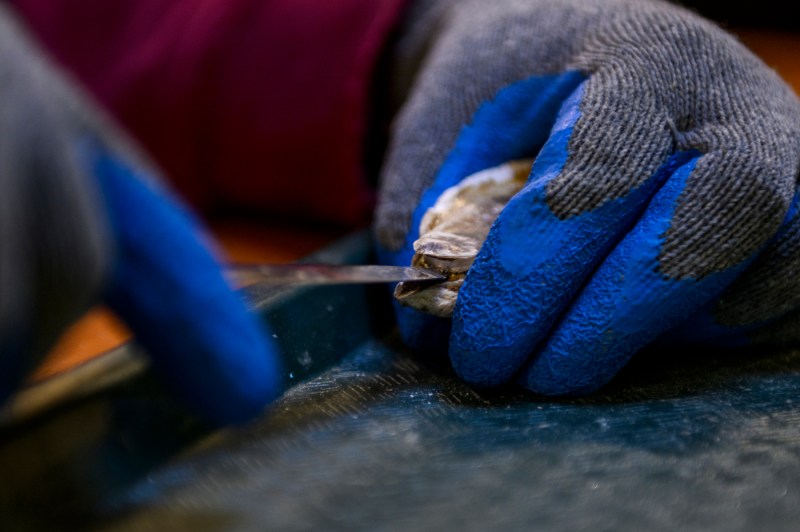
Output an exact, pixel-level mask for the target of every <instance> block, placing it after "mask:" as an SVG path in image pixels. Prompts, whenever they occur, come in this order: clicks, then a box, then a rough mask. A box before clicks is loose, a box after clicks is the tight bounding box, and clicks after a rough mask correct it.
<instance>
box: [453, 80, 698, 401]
mask: <svg viewBox="0 0 800 532" xmlns="http://www.w3.org/2000/svg"><path fill="white" fill-rule="evenodd" d="M591 83H592V80H591V79H590V80H589V81H586V82H584V83H583V84H582V85H580V86H579V87H578V88H577V89H576V90H575V92H574V93H573V94H572V95H571V96H570V98H569V99H568V100H567V101H566V102H565V103H564V106H563V107H562V109H561V112H560V114H559V118H558V121H557V123H556V125H555V127H554V128H553V131H552V133H551V135H550V138H549V140H548V141H547V143H546V144H545V146H544V147H543V148H542V150H541V152H540V153H539V155H538V156H537V158H536V161H535V163H534V166H533V170H532V173H531V177H530V179H529V181H528V183H527V184H526V186H525V187H524V188H523V189H522V190H521V191H520V193H518V194H517V195H516V196H515V197H514V198H512V200H511V201H510V202H509V203H508V205H506V207H505V209H504V210H503V211H502V212H501V214H500V216H499V217H498V219H497V220H496V221H495V223H494V226H493V227H492V229H491V231H490V232H489V236H488V238H487V240H486V242H485V243H484V245H483V247H482V248H481V251H480V253H479V255H478V257H477V259H476V261H475V263H474V264H473V265H472V267H471V269H470V271H469V273H468V274H467V277H466V280H465V282H464V285H463V286H462V288H461V290H460V292H459V296H458V300H457V302H456V307H455V311H454V315H453V331H452V335H451V339H450V357H451V360H452V363H453V365H454V367H455V369H456V371H457V372H458V374H459V375H460V376H461V377H462V378H464V379H465V380H466V381H468V382H470V383H473V384H475V385H479V386H496V385H498V384H501V383H503V382H506V381H508V380H510V379H511V378H512V377H513V376H514V374H515V373H516V372H517V371H518V370H519V369H520V367H521V366H522V364H523V363H524V362H525V361H526V360H527V358H528V357H529V356H530V354H531V353H532V352H533V351H534V349H535V347H536V346H537V344H539V343H540V342H541V341H542V340H543V339H544V337H545V336H546V334H547V332H548V331H549V330H550V328H551V327H552V326H553V324H554V323H555V321H556V319H557V318H558V316H559V315H560V314H561V313H562V312H563V310H564V309H565V308H566V307H567V305H568V304H569V303H570V302H571V301H572V299H573V298H574V297H575V295H576V294H577V292H578V291H579V289H580V287H581V286H582V285H583V284H584V283H585V281H586V279H588V278H589V276H591V275H592V273H593V272H594V269H595V268H596V266H597V265H598V264H599V263H600V262H601V261H602V259H603V258H604V257H605V256H606V255H607V253H608V252H609V251H610V250H611V249H612V247H613V246H614V244H616V242H617V241H618V240H619V239H620V238H622V236H624V234H625V233H626V232H627V231H628V229H629V228H630V227H631V226H632V225H633V224H634V222H635V221H636V219H637V218H638V217H639V215H640V213H641V212H642V210H643V209H644V207H645V206H646V204H647V201H648V200H649V199H650V197H651V196H652V195H653V194H654V192H655V191H656V190H658V188H659V186H660V185H661V184H662V183H663V182H664V180H665V179H666V178H667V176H669V175H670V174H671V173H672V171H673V170H674V169H675V168H676V167H677V166H679V165H680V164H682V163H683V162H685V161H686V160H688V159H689V158H690V157H691V156H690V155H689V154H687V153H679V154H676V155H673V156H670V152H671V149H672V141H671V138H670V135H669V131H668V130H667V129H666V128H664V127H663V121H662V122H661V124H660V125H659V115H658V113H657V112H656V111H655V110H651V112H643V113H639V114H638V115H636V114H634V115H631V116H628V115H627V114H623V115H612V116H607V113H608V109H609V107H610V106H609V105H607V104H608V102H605V103H604V104H601V102H598V101H597V98H596V94H594V93H592V90H591V89H592V85H591ZM618 97H619V98H620V99H624V97H623V96H618ZM619 104H620V105H622V102H619ZM612 108H613V107H612ZM662 120H663V119H662ZM620 121H623V122H624V121H628V122H627V123H620ZM598 124H602V126H598ZM592 127H594V128H596V129H599V131H594V130H592ZM587 128H588V129H589V130H590V131H587ZM631 135H632V136H633V138H637V139H638V140H639V141H640V145H637V146H636V148H635V149H638V150H641V152H642V153H639V152H637V151H635V149H633V148H631V146H630V144H631V140H630V136H631ZM664 161H666V162H664ZM626 183H627V185H626ZM626 186H627V188H626Z"/></svg>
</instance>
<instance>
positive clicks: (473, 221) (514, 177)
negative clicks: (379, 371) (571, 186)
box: [394, 160, 533, 318]
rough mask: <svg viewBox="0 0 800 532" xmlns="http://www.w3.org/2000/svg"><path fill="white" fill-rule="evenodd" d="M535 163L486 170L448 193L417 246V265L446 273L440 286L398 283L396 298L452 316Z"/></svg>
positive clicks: (428, 214) (414, 262)
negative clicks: (474, 267) (502, 215)
mask: <svg viewBox="0 0 800 532" xmlns="http://www.w3.org/2000/svg"><path fill="white" fill-rule="evenodd" d="M532 164H533V161H532V160H520V161H511V162H508V163H506V164H503V165H500V166H496V167H494V168H489V169H487V170H482V171H480V172H478V173H475V174H472V175H471V176H469V177H466V178H464V179H463V180H462V181H461V182H460V183H458V184H457V185H455V186H452V187H450V188H448V189H447V190H445V191H444V192H443V193H442V195H441V196H439V199H438V200H437V201H436V203H435V204H434V205H433V206H432V207H431V208H430V209H428V211H427V212H426V213H425V216H423V218H422V222H421V223H420V226H419V234H420V237H419V238H418V239H417V240H416V241H415V242H414V257H413V258H412V260H411V264H412V266H416V267H419V268H428V269H432V270H437V271H440V272H442V273H445V274H447V281H445V282H443V283H438V284H435V285H423V286H420V285H419V284H418V283H408V284H406V283H399V284H398V285H397V287H396V288H395V291H394V297H395V298H396V299H397V300H398V301H399V302H400V303H402V304H403V305H406V306H409V307H414V308H416V309H419V310H421V311H423V312H427V313H429V314H433V315H434V316H440V317H444V318H447V317H450V316H451V315H452V314H453V307H454V306H455V303H456V297H457V296H458V290H459V288H461V285H462V284H463V283H464V277H465V276H466V274H467V271H468V270H469V268H470V266H471V265H472V262H473V261H474V260H475V257H476V256H477V255H478V251H479V250H480V248H481V246H482V245H483V242H484V240H486V236H487V235H488V234H489V229H490V228H491V226H492V223H494V220H495V219H496V218H497V216H498V215H499V214H500V211H501V210H503V207H505V205H506V203H508V201H509V200H510V199H511V197H512V196H513V195H514V194H516V193H517V192H518V191H519V190H520V189H521V188H522V187H523V185H525V182H526V180H527V179H528V174H529V173H530V170H531V165H532Z"/></svg>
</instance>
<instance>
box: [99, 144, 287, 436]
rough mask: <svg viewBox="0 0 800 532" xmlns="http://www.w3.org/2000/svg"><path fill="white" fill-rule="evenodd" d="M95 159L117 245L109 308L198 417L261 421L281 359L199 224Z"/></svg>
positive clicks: (130, 173)
mask: <svg viewBox="0 0 800 532" xmlns="http://www.w3.org/2000/svg"><path fill="white" fill-rule="evenodd" d="M87 153H88V155H89V157H90V161H91V163H92V168H93V170H94V173H95V175H96V176H97V178H98V180H99V182H100V187H101V191H102V194H103V197H104V200H105V202H106V205H107V208H108V212H109V218H110V220H111V225H112V230H113V233H114V237H115V241H116V246H117V249H116V250H115V251H116V257H117V259H116V264H115V265H114V268H113V270H112V271H113V275H112V279H111V283H110V287H109V289H108V291H107V294H106V300H107V302H108V304H109V306H110V307H111V308H112V309H113V310H114V311H115V312H117V313H118V314H119V315H120V316H121V317H122V319H123V320H124V321H125V322H126V323H127V324H128V325H129V326H130V327H131V329H132V330H133V332H134V333H135V335H136V338H137V340H138V341H139V342H140V343H141V344H142V345H143V347H144V348H145V349H146V351H147V352H148V353H149V354H150V355H151V357H152V360H153V366H154V368H155V370H156V371H157V372H158V373H159V374H160V375H161V377H162V378H163V379H164V381H165V382H166V383H168V385H169V386H171V387H173V388H174V390H175V391H176V392H177V394H178V396H179V397H180V398H181V399H183V400H184V402H185V403H187V405H189V406H190V407H191V408H193V410H194V411H195V412H196V413H198V414H199V415H201V416H202V417H204V418H205V419H207V420H209V421H211V422H213V423H219V424H227V423H236V422H243V421H246V420H248V419H250V418H252V417H253V416H255V415H257V414H259V413H260V412H261V411H262V409H263V408H264V406H265V405H266V404H267V402H269V401H270V400H272V399H273V398H275V396H276V395H277V392H278V363H277V360H278V357H277V356H276V353H275V352H274V350H273V348H272V346H271V345H270V344H269V343H268V341H267V340H266V338H265V336H264V334H263V333H264V331H263V330H262V329H261V326H260V324H258V323H257V322H256V319H255V317H254V316H253V315H251V314H249V313H248V312H247V311H246V309H245V306H244V303H243V302H242V301H241V300H240V299H239V297H238V296H237V295H236V294H235V293H233V292H232V291H231V289H230V288H229V287H228V285H227V283H226V282H225V280H224V279H223V277H222V274H221V271H220V268H219V266H218V265H217V263H216V262H215V260H214V259H213V258H212V255H211V254H210V253H209V251H208V249H207V248H206V246H205V245H204V243H202V242H201V241H200V240H199V238H198V232H199V230H198V228H199V225H198V224H197V223H196V221H195V220H193V219H192V217H191V215H190V214H189V213H187V212H186V211H183V210H181V208H180V207H178V206H176V205H175V204H173V203H172V202H171V201H169V200H168V199H167V198H166V196H165V195H164V193H163V192H162V191H157V190H155V185H154V184H152V183H149V184H146V183H145V180H143V179H141V178H140V176H138V175H136V173H135V171H134V170H132V169H131V168H130V167H128V166H127V165H125V164H123V163H122V162H121V161H120V160H119V159H118V158H117V157H115V156H113V155H111V154H109V153H108V152H107V151H105V150H104V149H103V148H102V147H100V146H94V145H92V146H89V149H88V150H87Z"/></svg>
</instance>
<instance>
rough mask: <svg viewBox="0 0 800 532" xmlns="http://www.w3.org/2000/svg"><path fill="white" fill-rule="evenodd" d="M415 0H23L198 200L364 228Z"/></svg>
mask: <svg viewBox="0 0 800 532" xmlns="http://www.w3.org/2000/svg"><path fill="white" fill-rule="evenodd" d="M405 1H406V0H172V1H170V2H164V1H163V0H113V1H108V0H16V2H14V5H16V7H17V9H18V10H19V11H20V12H21V14H22V15H23V17H24V18H25V19H26V20H27V22H28V24H29V25H30V27H31V28H32V30H33V31H34V33H35V34H37V35H38V36H39V37H40V39H41V40H42V41H43V42H44V44H45V45H46V47H47V48H49V49H50V50H51V52H52V54H53V55H54V56H55V58H56V59H57V60H58V61H60V62H61V63H62V64H64V65H66V66H67V67H68V68H69V69H70V70H72V71H73V72H74V74H76V76H77V77H78V78H79V79H80V80H81V81H82V82H83V83H84V84H85V85H86V86H87V87H88V89H89V90H90V91H91V92H92V93H93V94H94V95H95V96H96V98H97V99H99V100H100V101H101V102H102V103H103V104H105V105H106V106H107V107H108V108H109V109H110V110H111V111H112V113H113V114H115V115H116V116H117V118H118V119H119V120H120V121H121V122H122V123H123V125H125V126H126V127H127V128H128V130H129V131H130V132H131V133H132V134H133V135H134V136H135V137H136V138H138V140H139V141H140V142H141V143H142V144H143V145H144V146H145V147H146V148H147V149H148V150H149V152H150V153H151V155H152V156H153V157H154V158H155V160H156V161H157V162H158V163H159V164H160V165H161V167H162V168H163V170H164V172H165V173H166V175H167V176H168V178H169V179H170V180H171V181H172V183H173V184H174V185H175V187H176V188H177V189H178V190H179V191H180V192H181V193H182V194H183V196H184V197H185V198H187V199H188V200H189V201H190V203H192V204H194V206H195V207H196V208H199V209H201V210H207V209H210V208H214V207H218V206H228V207H229V206H233V207H247V208H256V209H260V210H263V211H267V212H270V213H275V214H292V215H295V216H297V215H299V216H304V217H308V218H315V219H323V220H329V221H333V222H337V223H343V224H358V223H360V222H363V221H364V220H365V219H366V216H367V214H368V212H369V210H370V208H371V191H370V188H369V186H368V185H367V183H366V181H365V178H364V173H363V172H364V170H363V164H362V160H363V153H362V151H363V140H364V134H365V128H366V124H367V120H368V116H367V113H368V109H369V96H370V95H369V89H370V82H371V78H372V73H373V68H374V65H375V63H376V61H377V57H378V54H379V52H380V50H381V47H382V46H383V44H384V43H385V40H386V36H387V35H388V33H389V32H390V30H391V28H392V26H393V24H394V23H395V22H396V20H397V18H398V16H399V13H400V10H401V8H402V5H403V4H404V3H405Z"/></svg>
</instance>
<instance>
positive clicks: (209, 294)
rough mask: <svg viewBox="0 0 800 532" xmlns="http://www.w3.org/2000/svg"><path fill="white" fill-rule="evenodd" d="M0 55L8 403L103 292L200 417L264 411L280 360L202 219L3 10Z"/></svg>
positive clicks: (2, 370) (0, 372)
mask: <svg viewBox="0 0 800 532" xmlns="http://www.w3.org/2000/svg"><path fill="white" fill-rule="evenodd" d="M0 51H2V55H3V57H4V60H3V62H2V65H1V66H0V79H1V80H2V82H0V139H2V140H0V180H1V181H0V190H2V192H3V193H2V195H0V196H1V197H2V199H0V207H1V208H0V347H2V351H1V352H0V401H2V400H3V399H5V398H7V397H8V396H9V395H10V393H11V392H12V391H13V390H14V389H15V388H16V387H17V386H19V384H20V383H21V381H22V379H23V378H24V376H25V375H26V374H27V372H28V371H30V369H32V367H34V365H35V363H36V362H37V360H38V359H39V358H40V357H41V356H42V355H43V354H44V353H45V352H46V350H47V349H48V348H49V347H50V346H51V345H52V343H53V342H54V341H55V339H56V338H57V336H58V333H59V332H60V331H61V330H63V328H64V327H66V326H67V325H68V324H69V323H71V322H72V321H73V320H75V319H76V318H77V317H78V316H80V315H81V314H82V313H83V312H84V311H85V310H86V309H87V308H88V307H89V306H91V305H92V304H94V303H97V302H99V301H101V300H102V301H104V302H105V303H107V304H108V305H109V306H110V307H111V308H112V309H113V310H114V311H115V312H116V313H117V314H118V315H119V316H120V317H122V319H123V320H124V321H125V322H126V323H127V324H128V325H129V326H130V328H131V329H132V330H133V332H134V334H135V336H136V339H137V341H138V342H139V343H141V344H142V345H143V346H144V348H145V350H146V351H147V352H148V353H149V354H150V355H151V356H152V361H153V367H154V368H155V370H156V372H157V373H158V374H159V375H160V376H161V377H162V379H163V380H164V382H165V383H166V384H167V385H168V386H169V387H170V388H171V389H172V390H174V392H175V393H176V394H177V396H178V397H179V398H180V399H181V400H182V401H183V402H184V403H185V404H186V405H187V406H188V407H190V408H191V409H192V410H193V411H194V412H195V413H196V414H198V415H200V416H201V417H203V418H205V419H206V420H208V421H210V422H212V423H215V424H227V423H237V422H242V421H246V420H248V419H251V418H252V417H253V416H255V415H257V414H259V413H260V412H261V411H262V410H263V408H264V406H265V405H266V404H267V403H268V402H269V401H270V400H272V399H273V398H274V397H275V396H276V395H277V393H278V367H277V366H278V364H277V360H278V358H277V356H276V353H275V351H274V349H273V347H272V345H271V344H270V343H269V342H268V340H267V339H266V337H265V331H264V329H263V327H262V325H261V324H260V323H258V321H257V319H256V318H255V317H254V316H253V315H251V314H249V313H248V312H247V310H246V307H245V305H244V302H243V301H241V300H240V298H239V297H238V296H237V295H236V294H235V293H234V292H232V290H231V288H230V287H229V286H228V285H227V284H226V281H225V280H224V279H223V276H222V273H221V271H220V267H219V265H218V264H217V262H216V261H215V259H214V257H213V255H212V253H211V251H210V248H209V246H208V243H207V242H205V241H204V238H203V237H202V236H201V235H202V228H201V226H200V224H199V223H198V222H197V220H195V219H194V218H193V217H192V215H191V214H190V213H188V212H187V211H186V210H185V209H183V208H182V207H181V206H180V205H179V204H178V203H177V202H176V201H174V200H173V199H171V198H170V196H169V193H168V192H167V191H165V190H164V189H163V187H161V186H160V185H159V183H158V180H157V179H156V177H155V174H154V173H153V171H152V170H149V165H148V164H147V163H146V162H145V161H144V159H143V158H142V157H141V156H139V155H138V154H137V153H136V152H135V149H134V148H133V147H132V146H131V145H130V144H129V142H128V141H126V140H125V139H124V136H123V135H121V134H120V132H119V131H117V130H116V129H115V128H114V127H113V125H111V124H110V123H109V121H108V120H107V119H106V118H105V117H103V116H101V114H100V113H99V112H98V111H97V110H96V109H94V108H93V106H92V105H91V104H89V103H88V101H86V99H85V98H84V97H83V95H81V94H80V93H79V91H78V90H76V89H75V88H74V87H73V86H72V85H71V84H70V83H69V82H67V81H65V77H64V76H63V75H61V74H60V73H58V72H56V70H55V69H54V68H53V67H52V66H51V65H50V64H49V63H48V62H47V61H46V60H45V59H43V57H42V55H41V54H40V52H39V51H38V50H37V49H36V48H35V45H34V44H33V43H32V42H30V40H29V39H28V38H27V36H26V35H25V34H24V32H22V31H21V30H20V29H19V27H18V26H17V25H16V24H15V23H14V21H13V19H12V18H11V16H10V15H9V13H7V12H6V11H5V10H4V9H3V8H1V7H0Z"/></svg>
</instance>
